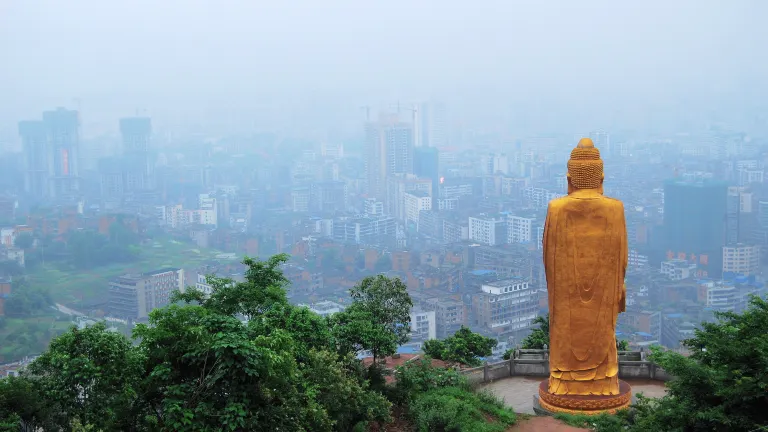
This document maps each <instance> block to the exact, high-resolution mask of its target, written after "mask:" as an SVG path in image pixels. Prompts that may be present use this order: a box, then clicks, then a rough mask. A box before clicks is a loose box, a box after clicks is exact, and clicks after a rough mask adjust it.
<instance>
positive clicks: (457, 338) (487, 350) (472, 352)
mask: <svg viewBox="0 0 768 432" xmlns="http://www.w3.org/2000/svg"><path fill="white" fill-rule="evenodd" d="M497 344H498V341H497V340H496V339H491V338H488V337H485V336H483V335H480V334H477V333H474V332H473V331H472V330H470V329H469V328H467V327H464V326H461V328H460V329H459V330H458V331H457V332H456V333H454V334H453V335H452V336H450V337H448V338H446V339H443V340H437V339H431V340H428V341H426V342H425V343H424V353H426V354H427V355H429V356H431V357H432V358H436V359H439V360H445V361H447V362H450V363H458V364H463V365H467V366H479V365H480V364H481V360H480V357H487V356H490V355H491V354H492V353H493V348H494V347H495V346H496V345H497Z"/></svg>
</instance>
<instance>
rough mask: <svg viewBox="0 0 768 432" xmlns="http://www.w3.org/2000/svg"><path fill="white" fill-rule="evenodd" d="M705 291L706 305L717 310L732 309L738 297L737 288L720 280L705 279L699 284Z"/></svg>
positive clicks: (734, 307)
mask: <svg viewBox="0 0 768 432" xmlns="http://www.w3.org/2000/svg"><path fill="white" fill-rule="evenodd" d="M699 287H700V288H701V289H705V290H706V292H707V307H708V308H712V309H716V310H718V311H733V310H734V309H736V304H737V302H738V298H739V292H738V289H737V288H736V287H735V286H734V285H732V284H728V283H723V282H722V281H717V282H715V281H707V282H704V283H701V284H699Z"/></svg>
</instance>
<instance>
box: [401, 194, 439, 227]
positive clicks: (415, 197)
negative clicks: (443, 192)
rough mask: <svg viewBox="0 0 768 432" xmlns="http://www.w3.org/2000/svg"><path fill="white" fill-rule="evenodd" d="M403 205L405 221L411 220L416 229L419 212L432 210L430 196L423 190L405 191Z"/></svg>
mask: <svg viewBox="0 0 768 432" xmlns="http://www.w3.org/2000/svg"><path fill="white" fill-rule="evenodd" d="M403 205H404V207H405V222H406V223H408V222H413V224H414V225H415V226H416V229H418V228H419V216H420V215H421V212H422V211H430V210H432V197H430V196H429V195H428V194H427V193H425V192H419V191H413V192H407V193H406V194H405V199H404V203H403Z"/></svg>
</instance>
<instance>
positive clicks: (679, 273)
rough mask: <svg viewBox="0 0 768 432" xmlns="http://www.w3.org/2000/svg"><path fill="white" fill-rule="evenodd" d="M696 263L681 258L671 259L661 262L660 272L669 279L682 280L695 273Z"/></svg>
mask: <svg viewBox="0 0 768 432" xmlns="http://www.w3.org/2000/svg"><path fill="white" fill-rule="evenodd" d="M696 268H697V267H696V264H695V263H692V262H688V261H686V260H682V259H672V260H668V261H664V262H662V263H661V274H663V275H664V276H666V277H667V278H669V279H670V280H675V281H679V280H683V279H688V278H690V277H693V276H694V275H695V274H696Z"/></svg>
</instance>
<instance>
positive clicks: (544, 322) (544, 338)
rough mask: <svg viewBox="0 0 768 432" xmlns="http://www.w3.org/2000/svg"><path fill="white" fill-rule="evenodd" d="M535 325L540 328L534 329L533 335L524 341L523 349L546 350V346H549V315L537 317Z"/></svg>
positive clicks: (534, 320)
mask: <svg viewBox="0 0 768 432" xmlns="http://www.w3.org/2000/svg"><path fill="white" fill-rule="evenodd" d="M532 323H533V324H538V325H539V327H538V328H535V329H533V331H532V332H531V334H529V335H528V336H526V337H525V339H523V343H522V345H521V348H523V349H544V345H546V346H549V314H547V315H546V316H537V317H536V318H534V319H533V322H532Z"/></svg>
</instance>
